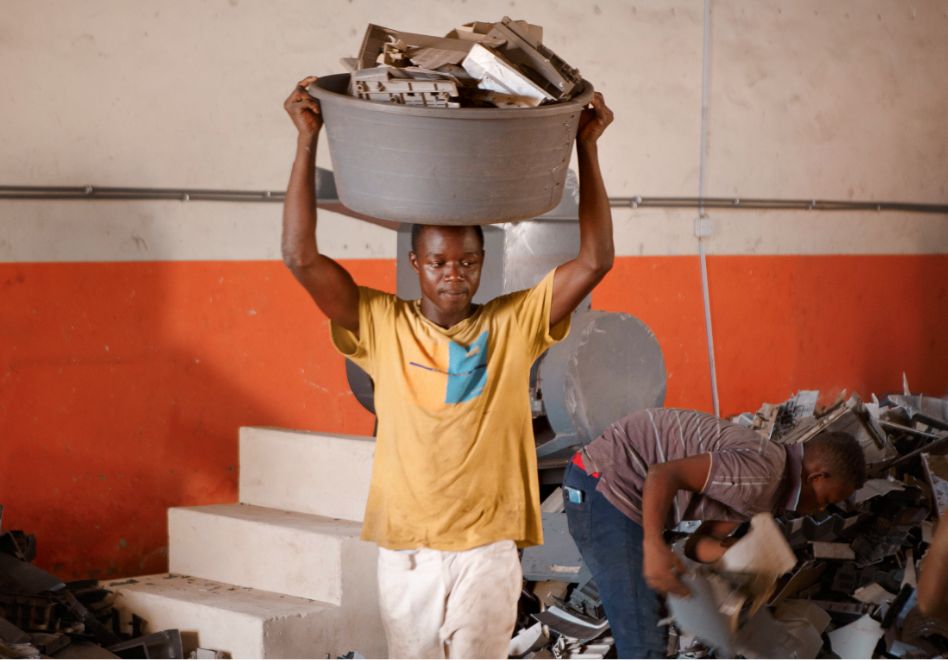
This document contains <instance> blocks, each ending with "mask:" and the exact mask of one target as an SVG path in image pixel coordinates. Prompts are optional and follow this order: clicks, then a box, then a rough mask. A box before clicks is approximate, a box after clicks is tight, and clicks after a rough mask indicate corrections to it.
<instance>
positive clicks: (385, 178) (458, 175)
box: [310, 74, 593, 225]
mask: <svg viewBox="0 0 948 660" xmlns="http://www.w3.org/2000/svg"><path fill="white" fill-rule="evenodd" d="M348 85H349V74H336V75H330V76H324V77H322V78H320V79H319V81H318V82H317V84H316V85H315V86H313V87H311V88H310V93H311V94H312V95H313V96H315V97H316V98H317V99H319V104H320V109H321V111H322V114H323V117H324V120H325V128H326V133H327V136H328V138H329V151H330V155H331V156H332V164H333V170H334V172H335V179H336V188H337V191H338V193H339V199H340V200H341V201H342V203H343V204H345V205H346V206H347V207H349V208H350V209H352V210H353V211H356V212H358V213H362V214H364V215H369V216H373V217H376V218H382V219H384V220H393V221H395V222H418V223H423V224H444V225H473V224H489V223H493V222H509V221H511V220H523V219H526V218H534V217H536V216H539V215H543V214H544V213H546V212H547V211H549V210H550V209H552V208H553V207H555V206H556V205H557V203H559V201H560V197H561V196H562V194H563V184H564V181H565V179H566V170H567V167H568V166H569V160H570V154H571V152H572V147H573V141H574V139H575V137H576V127H577V126H578V124H579V115H580V111H581V110H582V109H583V107H584V106H585V105H586V104H587V103H588V102H589V100H590V99H591V98H592V94H593V88H592V85H590V84H589V83H588V82H585V81H584V82H583V85H582V87H581V88H580V91H579V93H578V94H577V95H576V96H575V97H574V98H573V99H572V100H570V101H565V102H563V103H556V104H553V105H548V106H543V107H538V108H511V109H501V108H424V107H412V106H405V105H394V104H392V105H389V104H385V103H376V102H372V101H365V100H362V99H358V98H355V97H352V96H349V95H348V94H347V93H346V91H347V88H348Z"/></svg>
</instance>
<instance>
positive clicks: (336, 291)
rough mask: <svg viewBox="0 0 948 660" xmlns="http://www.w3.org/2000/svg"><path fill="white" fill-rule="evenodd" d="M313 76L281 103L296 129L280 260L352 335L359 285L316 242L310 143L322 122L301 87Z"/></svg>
mask: <svg viewBox="0 0 948 660" xmlns="http://www.w3.org/2000/svg"><path fill="white" fill-rule="evenodd" d="M315 80H316V78H315V77H309V78H305V79H303V80H301V81H300V83H299V84H298V85H297V86H296V89H294V90H293V93H292V94H290V95H289V96H288V97H287V99H286V102H284V104H283V107H284V108H285V109H286V112H287V114H288V115H289V116H290V119H292V120H293V124H294V125H295V126H296V129H297V130H298V131H299V137H298V138H297V142H296V158H295V159H294V160H293V169H292V171H291V172H290V183H289V185H288V186H287V188H286V201H285V202H284V203H283V243H282V247H283V261H284V263H286V265H287V267H288V268H289V269H290V270H291V271H292V272H293V275H294V276H295V277H296V279H297V280H299V282H300V284H302V285H303V287H304V288H305V289H306V291H307V292H308V293H309V295H310V296H311V297H312V298H313V300H315V301H316V304H317V305H318V306H319V309H321V310H322V311H323V313H324V314H325V315H326V316H328V317H329V318H330V319H331V320H333V321H335V322H336V323H337V324H338V325H340V326H342V327H343V328H345V329H347V330H350V331H352V332H355V333H358V332H359V289H358V287H357V286H356V283H355V281H353V279H352V276H351V275H350V274H349V272H348V271H347V270H346V269H345V268H343V267H342V266H340V265H339V264H338V263H337V262H336V261H334V260H332V259H330V258H329V257H327V256H325V255H322V254H320V253H319V248H318V247H317V246H316V144H317V142H318V140H319V130H320V129H321V128H322V126H323V120H322V117H321V116H320V113H319V103H318V102H317V101H316V99H314V98H313V97H311V96H310V95H309V93H308V92H307V91H306V87H307V85H309V84H310V83H312V82H315Z"/></svg>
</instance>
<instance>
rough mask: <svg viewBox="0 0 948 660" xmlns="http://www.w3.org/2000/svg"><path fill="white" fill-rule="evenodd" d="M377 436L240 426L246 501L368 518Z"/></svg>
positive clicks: (242, 493)
mask: <svg viewBox="0 0 948 660" xmlns="http://www.w3.org/2000/svg"><path fill="white" fill-rule="evenodd" d="M374 453H375V440H374V439H373V438H371V437H366V436H356V435H336V434H332V433H307V432H303V431H287V430H283V429H273V428H261V427H244V428H242V429H240V495H239V498H240V501H241V502H243V503H244V504H255V505H257V506H265V507H270V508H273V509H283V510H285V511H299V512H301V513H311V514H313V515H317V516H327V517H329V518H342V519H343V520H355V521H360V522H361V521H362V519H363V517H362V516H363V513H364V511H365V501H366V499H367V498H368V496H369V479H370V477H371V476H372V457H373V455H374Z"/></svg>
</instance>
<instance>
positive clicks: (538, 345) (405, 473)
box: [331, 271, 569, 551]
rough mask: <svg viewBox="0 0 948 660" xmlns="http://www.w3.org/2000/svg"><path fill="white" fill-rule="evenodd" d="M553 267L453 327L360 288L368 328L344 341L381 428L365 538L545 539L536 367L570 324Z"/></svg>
mask: <svg viewBox="0 0 948 660" xmlns="http://www.w3.org/2000/svg"><path fill="white" fill-rule="evenodd" d="M554 272H555V271H551V272H550V273H549V274H548V275H547V276H546V277H544V278H543V280H542V281H541V282H540V283H539V284H537V285H536V286H535V287H534V288H532V289H529V290H526V291H517V292H515V293H510V294H506V295H503V296H500V297H498V298H495V299H494V300H491V301H490V302H488V303H486V304H485V305H482V306H480V307H479V308H478V309H477V310H476V311H475V312H474V314H472V315H471V316H470V317H468V318H466V319H464V320H463V321H461V322H460V323H458V324H457V325H454V326H453V327H451V328H447V329H445V328H442V327H440V326H438V325H436V324H434V323H433V322H431V321H430V320H428V319H427V318H426V317H425V316H424V315H422V313H421V307H420V301H417V300H416V301H406V300H400V299H399V298H397V297H395V296H394V295H392V294H389V293H383V292H381V291H376V290H373V289H369V288H365V287H360V288H359V336H358V338H357V337H356V336H355V335H353V334H352V333H351V332H349V331H348V330H345V329H344V328H341V327H339V326H338V325H336V324H331V328H332V338H333V343H334V344H335V346H336V348H337V349H338V350H339V351H340V352H341V353H342V354H343V355H345V356H346V357H348V358H349V359H350V360H352V361H353V362H355V363H356V364H357V365H359V366H360V367H362V369H364V370H365V371H366V372H367V373H368V374H369V375H370V376H371V377H372V380H373V381H374V383H375V411H376V414H377V416H378V432H377V441H376V447H375V462H374V464H373V467H372V483H371V486H370V488H369V500H368V502H367V504H366V510H365V522H364V524H363V526H362V538H363V539H364V540H367V541H375V542H376V543H378V544H379V545H380V546H382V547H384V548H390V549H393V550H404V549H412V548H419V547H428V548H434V549H437V550H454V551H457V550H467V549H469V548H474V547H477V546H479V545H484V544H487V543H493V542H495V541H501V540H513V541H516V543H517V545H518V546H521V547H523V546H527V545H534V544H538V543H542V542H543V528H542V525H541V518H540V502H539V486H538V483H537V465H536V447H535V445H534V439H533V426H532V414H531V411H530V393H529V387H530V368H531V366H532V365H533V363H534V361H535V360H536V359H537V357H539V356H540V355H541V354H542V353H543V352H544V351H545V350H546V349H547V348H549V347H550V345H552V344H553V343H555V342H557V341H559V340H561V339H563V338H564V337H565V336H566V334H567V332H569V317H568V316H567V318H566V319H564V320H563V321H561V322H560V323H558V324H557V325H556V326H555V327H554V328H552V330H551V329H550V301H551V298H552V295H553V273H554Z"/></svg>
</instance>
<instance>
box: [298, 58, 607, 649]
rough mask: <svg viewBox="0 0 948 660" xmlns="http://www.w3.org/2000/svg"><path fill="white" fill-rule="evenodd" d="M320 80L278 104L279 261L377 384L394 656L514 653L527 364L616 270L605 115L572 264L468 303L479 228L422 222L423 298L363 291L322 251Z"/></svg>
mask: <svg viewBox="0 0 948 660" xmlns="http://www.w3.org/2000/svg"><path fill="white" fill-rule="evenodd" d="M314 81H315V78H312V77H311V78H306V79H305V80H302V81H300V83H299V85H297V86H296V88H295V89H294V90H293V92H292V93H291V94H290V96H289V97H288V98H287V100H286V102H285V104H284V107H285V109H286V111H287V113H288V114H289V115H290V118H291V119H292V120H293V123H294V125H295V126H296V128H297V130H298V132H299V136H298V140H297V149H296V157H295V160H294V162H293V169H292V172H291V175H290V182H289V186H288V188H287V192H286V202H285V205H284V210H283V257H284V260H285V262H286V264H287V266H288V267H289V268H290V270H291V271H292V272H293V274H294V276H295V277H296V279H297V280H298V281H299V282H300V283H301V284H302V285H303V287H304V288H305V289H306V290H307V292H308V293H309V294H310V296H311V297H312V298H313V300H314V301H315V302H316V304H317V305H318V306H319V308H320V309H321V310H322V312H323V313H324V314H325V315H326V316H327V317H329V320H330V331H331V334H332V340H333V342H334V344H335V346H336V348H337V349H338V350H339V351H340V352H341V353H342V354H343V355H345V356H346V357H348V358H349V359H351V360H352V361H353V362H355V363H356V364H357V365H359V366H360V367H361V368H362V369H364V370H365V371H366V372H367V373H368V374H369V375H370V376H371V377H372V380H373V382H374V384H375V407H376V411H377V415H378V433H377V442H376V451H375V463H374V465H373V470H372V482H371V486H370V489H369V499H368V502H367V504H366V511H365V522H364V524H363V528H362V538H363V539H364V540H367V541H374V542H376V543H378V545H379V564H378V579H379V592H380V609H381V614H382V621H383V623H384V625H385V631H386V637H387V639H388V647H389V654H390V655H391V656H392V657H418V658H443V657H456V658H460V657H484V658H488V657H495V658H505V657H507V646H508V643H509V640H510V636H511V633H512V632H513V627H514V623H515V619H516V612H517V600H518V598H519V594H520V589H521V571H520V562H519V559H518V555H517V547H524V546H528V545H533V544H537V543H541V542H542V527H541V517H540V508H539V493H538V484H537V467H536V450H535V446H534V441H533V432H532V426H531V422H532V415H531V411H530V401H529V381H530V367H531V366H532V364H533V362H534V361H535V360H536V358H537V357H539V355H540V354H542V353H543V352H544V351H545V350H546V349H547V348H548V347H549V346H550V345H551V344H553V343H554V342H556V341H558V340H560V339H562V338H563V337H564V336H565V335H566V333H567V332H568V330H569V318H570V314H571V312H572V311H573V310H574V309H575V307H576V306H577V305H578V304H579V303H580V301H582V300H583V298H585V297H586V295H588V294H589V292H590V291H591V290H592V289H593V287H595V286H596V284H597V283H598V282H599V281H600V280H601V279H602V278H603V276H604V275H605V274H606V272H608V270H609V269H610V268H611V266H612V261H613V243H612V216H611V212H610V209H609V200H608V197H607V195H606V191H605V186H604V185H603V181H602V176H601V173H600V170H599V161H598V155H597V146H596V143H597V140H598V139H599V137H600V136H601V135H602V133H603V131H604V130H605V128H606V127H607V126H608V125H609V123H610V122H611V121H612V112H611V111H610V110H609V108H607V107H606V105H605V103H604V101H603V98H602V95H601V94H596V95H595V97H594V99H593V101H592V104H591V105H592V107H591V108H589V109H587V110H584V111H583V113H582V116H581V118H580V122H579V128H578V131H577V136H576V144H577V151H578V156H579V180H580V202H579V224H580V247H579V252H578V254H577V256H576V258H575V259H572V260H570V261H568V262H566V263H564V264H561V265H560V266H559V267H557V268H556V269H555V270H554V271H552V272H550V273H549V274H548V275H547V276H546V277H544V278H543V280H542V281H541V282H540V283H539V284H537V285H536V286H535V287H534V288H532V289H530V290H526V291H519V292H515V293H510V294H506V295H503V296H500V297H498V298H495V299H494V300H491V301H490V302H488V303H486V304H484V305H475V304H473V303H472V302H471V301H472V298H473V297H474V294H475V293H476V292H477V289H478V285H479V283H480V276H481V269H482V267H485V266H484V264H485V254H484V245H483V234H482V232H481V231H480V229H479V228H477V227H468V226H435V225H426V226H415V227H414V228H413V231H412V250H411V252H410V254H409V259H410V261H411V265H412V267H413V268H414V269H415V271H416V272H417V273H418V279H419V284H420V286H421V299H420V300H414V301H406V300H400V299H398V298H396V297H395V296H394V295H393V294H390V293H384V292H381V291H376V290H373V289H369V288H366V287H359V286H357V285H356V283H355V282H354V281H353V279H352V277H351V276H350V274H349V273H348V272H347V271H346V270H345V269H344V268H343V267H342V266H341V265H340V264H339V263H337V262H336V261H334V260H333V259H331V258H329V257H327V256H326V255H324V254H321V253H320V252H319V248H318V246H317V242H316V194H315V189H314V180H315V172H316V165H315V158H316V146H317V141H318V136H319V132H320V128H321V127H322V118H321V116H320V112H319V105H318V103H317V101H316V100H315V99H313V98H312V97H310V95H309V94H308V93H307V92H306V87H307V86H308V85H310V84H311V83H313V82H314ZM498 220H501V219H500V218H499V219H498ZM488 267H489V266H488Z"/></svg>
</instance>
